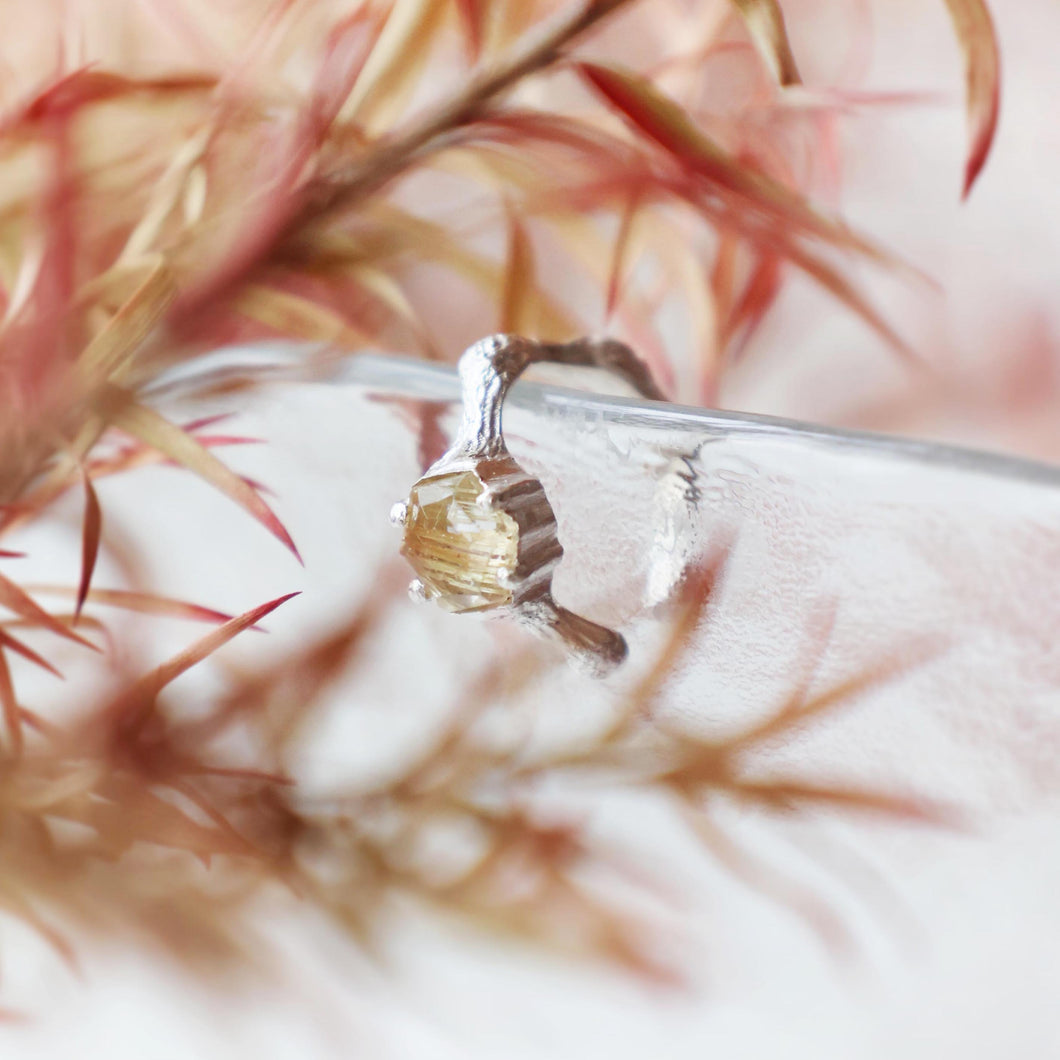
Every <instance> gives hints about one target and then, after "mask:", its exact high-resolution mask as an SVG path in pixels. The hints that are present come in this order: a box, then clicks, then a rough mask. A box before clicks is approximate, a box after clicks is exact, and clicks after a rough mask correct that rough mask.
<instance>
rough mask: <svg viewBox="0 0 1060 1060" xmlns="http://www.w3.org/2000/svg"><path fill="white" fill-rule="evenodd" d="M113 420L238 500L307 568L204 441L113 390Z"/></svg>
mask: <svg viewBox="0 0 1060 1060" xmlns="http://www.w3.org/2000/svg"><path fill="white" fill-rule="evenodd" d="M110 421H111V423H113V424H114V426H115V427H119V428H120V429H121V430H123V431H125V432H126V433H127V434H131V435H132V436H133V437H134V438H138V439H139V440H140V441H141V442H143V443H144V444H145V445H148V446H150V447H151V448H152V449H155V450H157V451H158V452H159V453H161V454H162V455H163V456H166V457H168V458H169V459H170V460H172V461H174V462H175V463H177V464H180V465H181V466H182V467H185V468H187V469H188V470H189V471H191V472H192V473H194V474H196V475H198V476H199V477H200V478H201V479H203V480H205V481H206V482H209V483H210V485H211V486H214V487H215V488H216V489H219V490H220V491H221V492H222V493H223V494H225V496H227V497H228V498H230V499H231V500H233V501H235V503H236V504H238V505H239V506H240V507H241V508H242V509H243V510H244V511H246V512H247V513H248V514H250V515H252V516H253V517H254V518H255V519H257V521H258V522H259V523H261V525H262V526H264V527H265V529H266V530H268V531H269V533H270V534H272V536H273V537H275V538H276V539H277V540H278V541H280V542H281V543H282V544H283V545H284V546H285V547H286V548H287V549H288V550H289V551H290V552H291V553H292V555H293V556H294V557H295V559H297V560H298V562H299V563H300V564H301V565H302V566H303V567H304V566H305V562H304V561H303V559H302V556H301V554H300V553H299V551H298V549H297V547H296V546H295V543H294V540H293V539H292V538H291V535H290V534H289V533H288V532H287V528H286V527H285V526H284V525H283V523H282V522H280V520H279V518H278V517H277V516H276V513H275V512H273V510H272V509H271V508H270V507H269V506H268V505H267V504H266V503H265V501H264V500H263V499H262V497H261V495H260V494H259V493H258V491H257V490H256V489H254V487H253V486H251V485H249V484H248V483H246V482H245V481H244V480H243V479H242V478H240V476H239V475H237V474H236V473H235V472H234V471H232V470H231V468H229V467H228V465H227V464H224V463H222V462H221V461H220V460H218V459H217V457H216V456H215V455H214V454H213V453H212V452H210V450H209V449H207V448H206V447H205V446H204V445H203V444H202V442H201V441H200V440H199V439H197V438H195V437H194V436H193V435H191V434H189V433H188V432H187V431H186V430H183V429H181V428H180V427H178V426H177V425H176V424H175V423H171V422H170V421H169V420H167V419H166V418H165V417H164V416H161V415H160V414H159V413H157V412H155V411H154V409H150V408H148V407H147V406H146V405H141V404H139V403H138V402H136V401H135V400H133V398H132V397H131V396H130V395H128V394H126V393H124V392H123V391H121V390H119V389H118V388H116V387H115V388H112V394H111V410H110Z"/></svg>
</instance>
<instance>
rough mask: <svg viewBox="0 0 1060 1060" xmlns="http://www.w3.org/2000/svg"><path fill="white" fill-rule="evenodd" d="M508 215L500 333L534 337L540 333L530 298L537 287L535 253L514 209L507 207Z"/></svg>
mask: <svg viewBox="0 0 1060 1060" xmlns="http://www.w3.org/2000/svg"><path fill="white" fill-rule="evenodd" d="M507 216H508V263H507V267H506V268H505V271H504V287H503V289H502V293H501V307H500V323H499V330H500V331H502V332H505V333H510V334H515V335H533V334H535V333H536V332H537V321H536V319H535V315H534V314H533V312H532V310H533V300H532V297H531V296H532V292H533V291H534V290H535V289H536V287H537V281H536V280H535V278H534V251H533V247H531V245H530V237H529V235H528V234H527V231H526V227H525V225H523V223H522V221H520V220H519V218H518V217H517V216H516V214H515V211H514V210H513V209H512V207H511V206H509V207H508V210H507Z"/></svg>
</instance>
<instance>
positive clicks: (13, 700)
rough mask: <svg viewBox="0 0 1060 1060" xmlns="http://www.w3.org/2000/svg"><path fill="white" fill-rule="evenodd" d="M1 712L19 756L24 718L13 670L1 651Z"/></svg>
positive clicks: (15, 752)
mask: <svg viewBox="0 0 1060 1060" xmlns="http://www.w3.org/2000/svg"><path fill="white" fill-rule="evenodd" d="M0 710H2V711H3V715H4V722H5V723H6V724H7V729H8V732H10V733H11V750H12V752H13V753H14V754H15V755H16V756H18V755H21V754H22V716H21V714H20V713H19V709H18V699H17V697H16V696H15V686H14V685H13V684H12V682H11V670H10V668H9V667H8V665H7V656H6V655H5V654H4V652H3V650H0Z"/></svg>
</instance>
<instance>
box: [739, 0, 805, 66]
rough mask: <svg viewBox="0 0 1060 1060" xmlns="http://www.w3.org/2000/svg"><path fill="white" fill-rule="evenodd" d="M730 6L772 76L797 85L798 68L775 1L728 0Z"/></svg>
mask: <svg viewBox="0 0 1060 1060" xmlns="http://www.w3.org/2000/svg"><path fill="white" fill-rule="evenodd" d="M732 2H733V5H734V6H735V7H736V9H737V10H738V11H739V12H740V14H741V15H742V16H743V20H744V22H745V23H746V24H747V32H748V33H749V34H750V35H751V40H753V41H754V43H755V47H756V48H758V50H759V52H761V54H762V58H763V59H765V61H766V62H767V63H768V64H769V68H770V70H772V72H773V76H774V77H775V78H776V79H777V82H778V84H781V85H785V86H787V85H798V84H801V78H800V77H799V68H798V67H797V66H796V65H795V55H794V53H793V52H792V50H791V42H790V41H789V40H788V30H787V27H786V26H785V25H784V13H783V12H782V11H781V10H780V4H779V3H777V0H732Z"/></svg>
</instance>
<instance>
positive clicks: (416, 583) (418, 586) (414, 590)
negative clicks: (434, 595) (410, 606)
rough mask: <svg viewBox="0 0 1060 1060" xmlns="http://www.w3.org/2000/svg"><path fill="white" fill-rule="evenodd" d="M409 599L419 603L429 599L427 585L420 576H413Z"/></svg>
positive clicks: (410, 583)
mask: <svg viewBox="0 0 1060 1060" xmlns="http://www.w3.org/2000/svg"><path fill="white" fill-rule="evenodd" d="M409 599H410V600H411V601H412V602H413V603H417V604H422V603H423V602H424V601H425V600H426V599H427V587H426V586H425V585H424V584H423V582H421V581H420V580H419V578H413V579H412V581H410V582H409Z"/></svg>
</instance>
